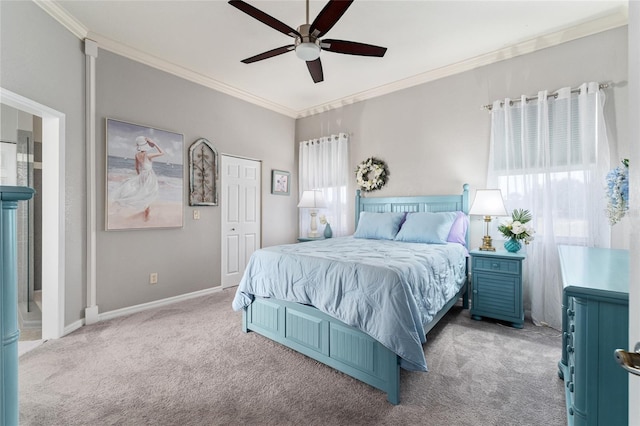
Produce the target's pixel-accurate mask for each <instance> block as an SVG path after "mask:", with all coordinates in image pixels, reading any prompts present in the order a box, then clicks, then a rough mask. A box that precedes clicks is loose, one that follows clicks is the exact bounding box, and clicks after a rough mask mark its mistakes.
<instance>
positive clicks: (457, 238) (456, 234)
mask: <svg viewBox="0 0 640 426" xmlns="http://www.w3.org/2000/svg"><path fill="white" fill-rule="evenodd" d="M456 214H457V215H456V218H455V220H454V221H453V224H452V225H451V229H450V230H449V236H448V237H447V241H448V242H450V243H459V244H462V245H463V246H465V247H466V246H467V229H468V228H469V216H467V215H466V214H464V212H456Z"/></svg>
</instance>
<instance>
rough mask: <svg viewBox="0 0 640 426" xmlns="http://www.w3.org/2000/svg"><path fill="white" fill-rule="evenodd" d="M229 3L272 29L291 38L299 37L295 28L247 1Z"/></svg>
mask: <svg viewBox="0 0 640 426" xmlns="http://www.w3.org/2000/svg"><path fill="white" fill-rule="evenodd" d="M229 4H230V5H231V6H233V7H235V8H237V9H239V10H241V11H243V12H244V13H246V14H247V15H249V16H251V17H252V18H255V19H257V20H258V21H260V22H262V23H263V24H265V25H268V26H270V27H271V28H273V29H274V30H277V31H280V32H281V33H282V34H286V35H288V36H290V37H293V38H295V37H300V33H298V32H297V31H296V30H294V29H293V28H291V27H290V26H288V25H287V24H285V23H284V22H280V21H278V20H277V19H276V18H274V17H273V16H270V15H267V14H266V13H264V12H263V11H261V10H259V9H256V8H255V7H253V6H251V5H250V4H249V3H246V2H244V1H242V0H229Z"/></svg>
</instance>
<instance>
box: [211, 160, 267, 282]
mask: <svg viewBox="0 0 640 426" xmlns="http://www.w3.org/2000/svg"><path fill="white" fill-rule="evenodd" d="M223 158H238V159H240V160H246V161H253V162H256V163H258V164H260V175H259V179H260V181H259V185H258V190H259V193H258V195H259V197H260V209H259V210H258V215H259V222H260V233H259V235H258V239H259V241H258V248H261V247H262V166H263V162H262V160H257V159H255V158H248V157H241V156H239V155H232V154H224V153H223V154H220V167H221V168H222V166H223V161H224V160H223ZM224 176H225V174H224V173H223V172H222V170H221V172H220V205H221V206H223V208H225V207H226V203H225V201H226V200H225V197H226V194H225V181H224ZM224 218H225V214H224V212H221V214H220V287H221V288H223V289H224V288H229V287H234V285H225V284H224V279H223V278H224V263H223V262H224V260H225V259H224V243H223V242H224V237H225V230H224V227H225V222H224Z"/></svg>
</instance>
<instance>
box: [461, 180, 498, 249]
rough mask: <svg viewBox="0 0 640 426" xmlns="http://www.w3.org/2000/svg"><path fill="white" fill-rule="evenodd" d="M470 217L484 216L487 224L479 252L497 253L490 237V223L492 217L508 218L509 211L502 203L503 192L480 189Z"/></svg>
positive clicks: (470, 211)
mask: <svg viewBox="0 0 640 426" xmlns="http://www.w3.org/2000/svg"><path fill="white" fill-rule="evenodd" d="M469 215H474V216H484V222H485V224H486V232H485V236H484V237H482V247H480V248H479V250H484V251H496V249H495V248H494V247H493V246H492V245H491V236H490V235H489V223H491V216H507V209H505V207H504V201H502V192H501V191H500V190H499V189H478V190H477V191H476V198H475V199H474V200H473V204H472V205H471V210H469Z"/></svg>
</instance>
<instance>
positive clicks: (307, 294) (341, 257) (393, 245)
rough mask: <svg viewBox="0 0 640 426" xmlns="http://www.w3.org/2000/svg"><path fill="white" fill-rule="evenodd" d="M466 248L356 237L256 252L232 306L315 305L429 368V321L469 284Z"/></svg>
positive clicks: (416, 366) (404, 362) (417, 367)
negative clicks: (268, 302)
mask: <svg viewBox="0 0 640 426" xmlns="http://www.w3.org/2000/svg"><path fill="white" fill-rule="evenodd" d="M466 254H467V252H466V249H465V248H464V247H463V246H461V245H460V244H456V243H448V244H419V243H406V242H398V241H387V240H365V239H356V238H353V237H340V238H331V239H327V240H321V241H312V242H305V243H302V244H289V245H281V246H274V247H268V248H264V249H260V250H258V251H256V252H254V253H253V255H252V256H251V259H250V261H249V264H248V265H247V268H246V270H245V273H244V277H243V278H242V281H241V282H240V285H239V287H238V290H237V292H236V295H235V298H234V300H233V309H234V310H236V311H238V310H241V309H243V308H245V307H247V306H249V305H250V304H251V302H252V301H253V298H254V296H260V297H271V298H275V299H280V300H287V301H292V302H298V303H304V304H308V305H313V306H315V307H316V308H317V309H319V310H320V311H322V312H324V313H326V314H328V315H331V316H332V317H334V318H337V319H339V320H340V321H342V322H344V323H346V324H349V325H351V326H353V327H356V328H358V329H360V330H362V331H364V332H365V333H367V334H368V335H370V336H371V337H373V338H374V339H376V340H378V341H379V342H380V343H382V344H383V345H385V346H386V347H387V348H389V349H391V350H392V351H394V352H395V353H396V354H398V355H399V356H400V357H401V364H400V365H401V367H402V368H405V369H407V370H414V371H427V362H426V359H425V357H424V351H423V349H422V344H423V343H424V342H425V341H426V337H425V332H424V328H423V324H427V323H428V322H429V321H431V319H433V317H434V316H435V314H436V313H437V312H438V311H439V310H440V309H441V308H442V307H443V306H444V305H445V304H446V302H447V301H448V300H449V299H451V298H452V297H453V296H454V295H455V294H456V292H457V291H458V290H459V289H460V287H462V285H463V283H464V280H465V274H466V272H465V271H466V268H465V265H466V261H465V259H466Z"/></svg>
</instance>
